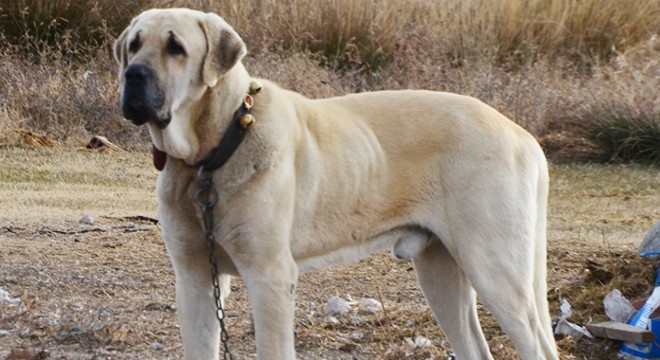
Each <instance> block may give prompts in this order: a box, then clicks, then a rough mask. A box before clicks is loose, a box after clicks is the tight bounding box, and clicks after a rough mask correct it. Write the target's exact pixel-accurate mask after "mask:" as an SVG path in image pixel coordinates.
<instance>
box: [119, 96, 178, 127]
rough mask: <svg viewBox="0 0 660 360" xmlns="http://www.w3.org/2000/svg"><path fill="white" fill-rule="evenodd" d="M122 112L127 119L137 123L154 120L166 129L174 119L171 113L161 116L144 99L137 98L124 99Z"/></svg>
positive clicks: (141, 123)
mask: <svg viewBox="0 0 660 360" xmlns="http://www.w3.org/2000/svg"><path fill="white" fill-rule="evenodd" d="M122 113H123V115H124V117H125V118H126V119H128V120H130V121H131V122H132V123H133V124H135V125H138V126H140V125H144V124H146V123H147V122H152V123H154V124H155V125H156V126H158V128H159V129H161V130H163V129H165V128H166V127H167V125H169V123H170V121H171V120H172V118H171V116H170V115H169V114H167V115H166V116H159V115H158V112H157V111H156V110H155V109H154V108H153V107H151V106H148V105H146V104H145V103H144V102H143V101H141V100H139V99H136V98H130V99H127V101H124V103H123V104H122Z"/></svg>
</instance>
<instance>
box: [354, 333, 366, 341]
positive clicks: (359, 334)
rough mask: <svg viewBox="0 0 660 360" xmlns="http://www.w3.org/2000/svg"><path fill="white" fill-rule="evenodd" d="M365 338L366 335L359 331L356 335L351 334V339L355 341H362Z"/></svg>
mask: <svg viewBox="0 0 660 360" xmlns="http://www.w3.org/2000/svg"><path fill="white" fill-rule="evenodd" d="M363 338H364V334H363V333H361V332H359V331H356V332H354V333H352V334H351V339H353V340H357V341H360V340H362V339H363Z"/></svg>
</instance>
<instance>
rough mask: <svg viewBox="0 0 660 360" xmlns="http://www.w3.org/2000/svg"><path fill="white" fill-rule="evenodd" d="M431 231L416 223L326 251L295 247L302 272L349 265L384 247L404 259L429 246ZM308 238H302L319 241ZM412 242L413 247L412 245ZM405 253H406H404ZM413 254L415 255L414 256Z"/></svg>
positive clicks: (295, 256)
mask: <svg viewBox="0 0 660 360" xmlns="http://www.w3.org/2000/svg"><path fill="white" fill-rule="evenodd" d="M428 239H429V232H428V231H427V230H425V229H422V228H419V227H417V226H401V227H396V228H394V229H391V230H388V231H385V232H382V233H380V234H377V235H375V236H372V237H369V238H367V239H364V240H359V239H357V240H355V241H352V242H350V243H343V246H339V247H336V248H333V249H331V250H327V251H325V252H323V253H316V254H312V255H310V254H305V253H300V252H298V253H297V252H296V251H295V249H292V252H293V256H294V259H295V261H296V264H297V265H298V269H299V270H300V271H301V272H305V271H309V270H320V269H324V268H327V267H328V266H331V265H337V264H347V263H351V262H355V261H357V260H359V259H361V258H364V257H366V256H369V255H371V254H373V253H374V252H377V251H379V250H383V249H390V248H391V249H392V251H393V255H394V256H395V257H397V258H401V259H406V260H407V259H409V258H410V257H414V254H413V253H415V252H419V251H421V250H422V249H423V248H424V247H426V244H427V241H428ZM318 240H319V239H318V238H316V239H305V240H303V241H318ZM409 245H412V246H409ZM399 252H405V254H406V256H401V253H399ZM411 255H412V256H411Z"/></svg>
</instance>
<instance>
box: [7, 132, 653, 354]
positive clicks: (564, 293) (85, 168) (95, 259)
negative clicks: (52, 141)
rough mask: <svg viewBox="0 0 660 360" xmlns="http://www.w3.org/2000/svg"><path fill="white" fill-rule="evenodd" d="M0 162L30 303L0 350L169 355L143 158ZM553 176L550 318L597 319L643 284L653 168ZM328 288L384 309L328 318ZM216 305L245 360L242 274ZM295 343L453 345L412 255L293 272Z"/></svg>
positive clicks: (176, 344) (44, 157) (495, 337)
mask: <svg viewBox="0 0 660 360" xmlns="http://www.w3.org/2000/svg"><path fill="white" fill-rule="evenodd" d="M19 141H23V140H20V139H17V140H16V142H17V144H18V142H19ZM0 157H1V158H3V159H6V161H3V162H1V163H0V174H1V175H0V208H2V209H3V212H2V213H1V214H0V245H1V246H2V249H3V251H2V252H0V288H2V289H4V290H6V291H9V292H10V294H11V296H13V297H19V298H21V299H23V301H24V302H25V303H26V305H27V307H28V311H27V312H25V313H20V314H17V313H16V310H15V309H11V308H0V311H2V314H3V315H2V316H0V330H8V331H9V332H8V334H6V335H3V337H2V338H1V339H2V341H1V342H0V343H1V345H0V357H4V356H5V355H6V354H7V353H8V352H9V351H10V349H13V348H17V347H26V348H28V349H33V350H35V352H38V350H45V351H46V352H48V353H50V356H51V358H67V359H88V358H93V357H94V356H96V357H103V358H105V357H113V358H121V359H145V358H147V359H156V358H158V359H176V358H180V357H181V345H180V338H179V335H178V334H179V332H178V331H179V330H178V328H177V326H176V312H175V311H174V308H173V307H172V306H173V304H174V289H173V274H172V272H171V266H170V265H169V262H168V260H167V254H166V253H165V251H164V248H163V245H162V243H161V241H160V239H159V237H160V232H159V229H158V228H157V227H155V226H153V224H151V223H150V222H145V221H139V220H135V218H132V216H135V215H143V216H146V217H153V216H154V214H155V199H154V195H153V191H152V186H153V185H154V182H155V176H156V172H155V170H154V169H153V168H152V166H151V160H150V159H149V156H147V155H146V154H144V153H142V152H134V153H129V152H124V153H117V152H101V153H99V152H94V151H88V150H78V149H75V148H71V147H68V146H65V145H59V146H54V147H42V146H38V147H33V146H29V145H27V144H22V145H20V146H12V147H5V148H0ZM551 177H552V188H551V194H550V211H549V239H548V240H549V284H550V291H549V297H550V299H551V311H552V315H553V316H557V315H558V312H559V311H558V305H559V304H558V303H559V301H560V299H562V298H566V299H568V300H569V302H570V303H571V304H572V305H573V307H574V310H575V315H574V317H573V318H572V319H571V320H572V321H574V322H577V323H580V324H587V323H589V322H595V321H600V320H604V318H605V317H604V314H603V309H602V297H603V295H604V294H606V293H607V292H608V291H610V290H611V289H613V288H619V289H620V290H621V291H623V292H624V293H625V294H626V295H627V296H629V298H631V299H638V298H641V297H644V296H645V295H647V294H648V291H649V290H650V289H651V286H652V280H653V272H654V269H655V267H654V263H653V262H652V261H650V260H648V259H647V260H644V259H641V258H639V257H638V255H637V254H636V247H637V244H638V243H639V242H640V241H641V239H642V237H643V236H644V234H645V232H646V230H647V229H648V228H649V227H650V226H651V225H652V223H653V221H654V219H657V218H660V209H658V207H657V204H658V202H660V195H659V194H660V173H658V171H657V169H653V168H648V167H641V166H627V167H621V166H616V167H615V166H601V165H590V166H586V165H555V166H552V167H551ZM82 214H90V215H92V216H94V217H95V218H96V219H97V223H96V224H94V225H93V226H94V227H98V228H100V229H103V231H97V232H86V233H83V232H81V231H80V230H81V229H82V228H81V227H80V225H79V224H78V219H80V217H81V215H82ZM129 222H132V223H134V225H135V227H133V228H131V227H127V225H128V223H129ZM67 232H68V233H67ZM587 258H591V259H594V260H597V261H599V262H601V263H602V264H603V268H604V269H605V270H606V271H609V272H611V274H612V279H611V280H610V281H607V282H600V281H599V278H597V277H594V276H593V274H592V273H591V272H589V271H588V270H587V265H586V261H587ZM334 295H340V296H342V297H344V298H346V297H347V296H349V295H350V296H352V297H353V298H355V299H359V298H361V297H373V298H376V299H378V300H380V301H381V302H382V303H383V304H384V306H385V311H384V312H381V313H377V314H374V315H364V314H357V313H355V314H353V315H354V316H357V317H359V318H361V319H362V322H355V321H353V320H352V318H351V317H345V318H343V317H342V318H339V322H338V323H334V322H333V321H331V320H330V319H329V318H327V317H326V316H324V315H323V306H324V304H325V301H327V300H328V299H329V298H330V297H332V296H334ZM2 306H5V305H2ZM228 310H229V314H230V318H229V325H230V341H231V347H232V349H233V351H234V354H235V355H236V356H237V358H250V357H251V356H253V354H254V351H255V349H254V346H255V345H254V333H253V331H252V323H251V319H250V308H249V305H248V302H247V294H246V291H245V288H244V287H243V284H242V282H241V281H236V282H235V283H234V286H233V294H232V295H231V298H230V301H229V303H228ZM480 314H481V318H482V323H483V326H484V328H485V333H486V336H487V337H488V339H489V342H490V345H491V348H492V351H493V353H494V356H495V357H496V358H497V359H502V360H513V359H517V355H515V354H514V352H513V350H512V347H511V344H510V342H509V340H508V339H507V338H506V336H505V335H503V334H502V333H501V332H500V330H499V329H498V327H497V325H496V324H495V322H494V321H493V319H492V318H491V317H490V315H489V314H488V312H487V311H486V310H485V309H481V310H480ZM354 333H361V334H362V338H361V339H359V338H356V337H353V334H354ZM416 336H424V337H427V338H429V339H431V341H432V347H430V348H414V347H411V346H409V345H408V344H407V342H406V340H405V338H414V337H416ZM296 348H297V349H298V352H299V354H300V358H301V359H309V360H315V359H354V358H359V359H382V360H393V359H401V358H402V357H403V356H404V354H406V353H408V354H409V356H408V357H406V358H407V359H427V358H435V359H443V358H446V357H447V356H448V355H449V354H450V351H451V350H450V347H449V345H448V344H447V342H446V341H445V340H444V338H443V336H442V333H441V331H440V329H439V328H438V327H437V326H436V325H435V323H434V321H433V318H432V316H431V314H430V311H429V310H428V307H427V306H426V305H425V304H424V300H423V297H422V295H421V292H420V290H419V288H418V286H417V285H416V283H415V279H414V271H412V268H411V266H410V264H409V263H406V262H398V261H394V260H393V259H392V258H391V256H390V255H389V254H386V253H381V254H377V255H375V256H372V257H370V258H368V259H365V260H362V261H360V262H358V263H357V264H354V265H349V266H341V267H334V268H331V269H329V270H327V271H321V272H313V273H310V274H306V275H305V276H303V277H302V278H301V283H300V286H299V289H298V293H297V311H296ZM560 349H561V353H562V358H563V359H567V360H574V359H575V360H577V359H580V360H581V359H603V360H606V359H612V360H614V359H616V352H615V351H614V350H613V349H615V347H614V348H613V347H612V346H611V344H610V343H608V342H606V341H602V340H597V341H589V340H585V339H582V340H575V339H571V338H565V339H561V341H560Z"/></svg>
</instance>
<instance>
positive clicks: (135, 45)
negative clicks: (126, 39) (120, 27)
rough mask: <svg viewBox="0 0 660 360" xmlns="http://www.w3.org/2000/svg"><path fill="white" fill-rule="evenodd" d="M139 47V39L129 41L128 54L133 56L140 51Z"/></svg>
mask: <svg viewBox="0 0 660 360" xmlns="http://www.w3.org/2000/svg"><path fill="white" fill-rule="evenodd" d="M141 46H142V44H141V43H140V39H139V38H135V39H134V40H133V41H131V43H130V44H128V52H129V53H131V54H135V53H136V52H138V50H140V47H141Z"/></svg>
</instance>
